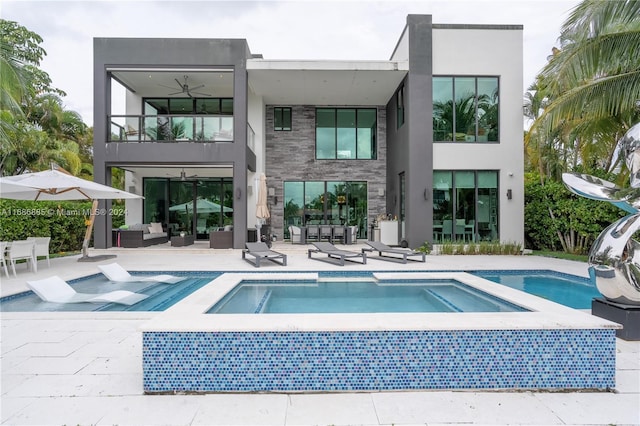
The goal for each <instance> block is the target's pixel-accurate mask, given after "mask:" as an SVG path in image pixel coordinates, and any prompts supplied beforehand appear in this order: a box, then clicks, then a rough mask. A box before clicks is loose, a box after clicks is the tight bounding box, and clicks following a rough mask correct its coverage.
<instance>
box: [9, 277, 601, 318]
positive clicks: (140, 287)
mask: <svg viewBox="0 0 640 426" xmlns="http://www.w3.org/2000/svg"><path fill="white" fill-rule="evenodd" d="M397 272H400V271H397ZM439 272H442V271H439ZM158 273H169V274H172V275H186V276H187V278H186V279H185V280H183V281H181V282H180V283H178V284H161V283H125V284H115V283H111V282H109V281H108V280H107V279H106V278H105V277H104V276H103V275H102V274H94V275H90V276H88V277H83V278H79V279H76V280H71V281H69V284H71V285H72V286H73V288H74V289H75V290H76V291H78V292H81V293H103V292H107V291H112V290H130V291H135V292H142V293H145V294H149V295H150V297H149V298H147V299H145V300H143V301H142V302H140V303H137V304H135V305H133V306H124V305H118V304H93V303H72V304H59V303H47V302H43V301H42V300H40V299H39V298H38V297H37V296H36V295H35V294H33V293H31V292H25V293H20V294H17V295H13V296H7V297H3V298H2V299H0V311H3V312H38V311H163V310H165V309H167V308H168V307H170V306H172V305H173V304H175V303H176V302H177V301H179V300H181V299H182V298H184V297H185V296H187V295H189V294H191V293H192V292H193V291H195V290H197V289H199V288H201V287H202V286H204V285H206V284H208V283H209V282H211V281H212V280H214V279H215V278H217V277H219V276H220V275H221V274H222V273H221V272H211V271H189V272H166V271H150V272H144V273H141V272H133V274H134V275H154V274H158ZM470 273H472V274H474V275H476V276H479V277H481V278H485V279H487V280H490V281H493V282H496V283H499V284H503V285H506V286H508V287H512V288H515V289H517V290H521V291H525V292H527V293H530V294H534V295H536V296H539V297H543V298H545V299H548V300H551V301H553V302H556V303H560V304H562V305H565V306H569V307H571V308H575V309H590V308H591V300H592V299H593V298H594V297H600V293H599V292H598V290H597V289H596V287H595V285H594V284H593V283H591V281H590V280H589V279H588V278H583V277H578V276H575V275H569V274H563V273H559V272H554V271H544V270H533V271H532V270H523V271H514V270H511V271H509V270H499V271H470ZM319 275H320V277H322V278H332V279H336V278H339V277H342V278H345V280H346V279H347V278H349V279H351V278H354V277H355V278H359V279H363V278H371V272H366V271H359V272H355V273H353V272H346V271H345V272H339V273H334V272H320V273H319ZM398 300H399V301H398V303H395V305H397V306H398V307H399V308H398V309H402V308H404V307H407V309H408V306H410V304H411V303H413V302H412V301H407V300H406V299H405V300H404V301H400V299H398ZM331 303H333V302H331ZM433 303H436V302H433ZM274 309H275V308H274ZM399 312H400V311H399ZM421 312H425V311H421Z"/></svg>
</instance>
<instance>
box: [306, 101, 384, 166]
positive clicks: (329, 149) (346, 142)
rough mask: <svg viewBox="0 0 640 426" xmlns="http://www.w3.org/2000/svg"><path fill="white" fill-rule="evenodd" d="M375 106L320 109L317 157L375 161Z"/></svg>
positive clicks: (318, 114)
mask: <svg viewBox="0 0 640 426" xmlns="http://www.w3.org/2000/svg"><path fill="white" fill-rule="evenodd" d="M376 113H377V111H376V109H375V108H317V109H316V159H318V160H330V159H338V160H348V159H360V160H374V159H375V158H376V129H377V119H376Z"/></svg>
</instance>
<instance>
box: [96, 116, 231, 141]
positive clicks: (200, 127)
mask: <svg viewBox="0 0 640 426" xmlns="http://www.w3.org/2000/svg"><path fill="white" fill-rule="evenodd" d="M108 120H109V124H110V132H109V135H108V137H107V142H127V143H136V142H233V116H230V115H211V114H207V115H195V114H190V115H111V116H108Z"/></svg>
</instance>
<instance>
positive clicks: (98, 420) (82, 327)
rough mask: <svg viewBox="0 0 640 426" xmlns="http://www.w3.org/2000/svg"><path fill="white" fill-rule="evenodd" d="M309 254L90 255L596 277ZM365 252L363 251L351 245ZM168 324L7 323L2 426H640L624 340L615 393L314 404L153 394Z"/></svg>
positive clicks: (341, 397)
mask: <svg viewBox="0 0 640 426" xmlns="http://www.w3.org/2000/svg"><path fill="white" fill-rule="evenodd" d="M306 248H307V247H306V246H292V245H290V244H287V243H278V244H276V245H275V247H274V249H276V250H278V251H281V252H284V253H286V254H288V255H289V259H288V266H286V267H282V266H278V265H275V264H274V265H270V264H268V263H267V265H265V266H263V267H261V268H259V269H257V268H254V267H253V266H251V265H250V264H248V263H247V262H244V261H243V260H242V259H241V254H240V251H239V250H212V249H209V248H208V244H206V245H205V244H200V243H199V244H196V245H194V246H189V247H183V248H171V247H168V244H166V245H160V246H153V247H149V248H145V249H110V250H105V251H102V250H95V251H94V250H91V254H92V255H97V254H101V253H112V254H117V256H118V257H117V258H116V259H114V260H105V261H102V262H100V263H109V262H112V261H117V262H118V263H119V264H121V265H122V266H123V267H125V268H126V269H129V270H138V271H142V270H149V271H151V270H153V271H179V270H217V271H251V272H257V271H260V272H279V271H283V270H286V271H305V272H306V271H323V270H348V271H356V270H371V271H381V272H382V271H389V270H427V271H428V270H477V269H550V270H555V271H558V272H566V273H570V274H574V275H580V276H586V275H587V269H586V268H587V267H586V264H584V263H581V262H571V261H563V260H558V259H548V258H540V257H533V256H427V262H426V263H411V264H406V265H403V264H396V263H391V262H384V261H379V260H375V259H373V258H372V259H370V260H368V262H367V264H366V265H356V264H348V265H346V266H344V267H341V266H333V265H330V264H327V263H325V262H319V261H316V260H310V259H308V258H307V253H306ZM345 248H347V249H349V250H357V251H359V250H360V248H361V246H360V245H355V246H346V247H345ZM77 259H78V256H72V257H67V258H56V259H52V260H51V267H50V268H48V267H47V266H46V262H43V261H40V262H39V265H38V267H39V270H38V272H37V273H32V272H28V271H26V268H25V266H24V265H19V268H18V276H17V278H14V277H13V276H12V277H11V278H8V279H7V278H6V277H3V279H2V286H1V295H2V296H6V295H9V294H13V293H16V292H20V291H24V290H25V289H26V286H25V281H26V280H28V279H37V278H45V277H48V276H51V275H59V276H60V277H62V278H63V279H65V280H69V279H73V278H77V277H81V276H84V275H88V274H92V273H96V272H97V271H98V269H97V266H96V263H91V262H87V263H85V262H82V263H79V262H77ZM156 315H158V313H147V312H142V313H117V312H112V313H107V312H104V313H91V312H76V313H74V312H66V313H65V312H59V313H1V314H0V319H1V320H2V321H1V327H2V328H1V335H0V337H1V341H0V350H1V354H2V358H1V364H2V366H1V368H2V376H1V380H0V395H1V399H0V416H1V419H0V420H1V422H2V424H11V425H22V424H37V425H48V424H74V425H75V424H80V425H84V424H145V425H155V424H169V425H183V424H184V425H190V424H193V425H214V424H220V425H231V424H251V425H258V424H266V425H298V424H336V425H343V424H365V425H379V424H426V423H428V424H435V423H437V424H458V423H471V424H545V425H546V424H573V425H578V424H579V425H583V424H603V425H604V424H634V425H638V424H640V409H639V407H640V342H627V341H624V340H621V339H616V348H617V355H616V386H615V389H614V391H612V392H532V391H517V392H504V391H421V392H411V391H400V392H376V393H315V394H299V393H291V394H284V393H283V394H261V393H251V394H206V395H144V394H143V385H142V354H141V352H142V351H141V331H140V327H141V326H142V325H143V324H145V323H147V322H148V321H149V320H150V319H152V318H154V317H155V316H156Z"/></svg>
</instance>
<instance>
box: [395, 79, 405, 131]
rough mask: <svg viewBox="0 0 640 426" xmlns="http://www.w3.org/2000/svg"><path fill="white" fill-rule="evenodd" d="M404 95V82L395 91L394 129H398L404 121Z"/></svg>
mask: <svg viewBox="0 0 640 426" xmlns="http://www.w3.org/2000/svg"><path fill="white" fill-rule="evenodd" d="M405 109H406V107H405V96H404V83H403V84H402V86H400V88H399V89H398V92H397V93H396V129H399V128H400V127H402V126H403V125H404V122H405Z"/></svg>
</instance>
